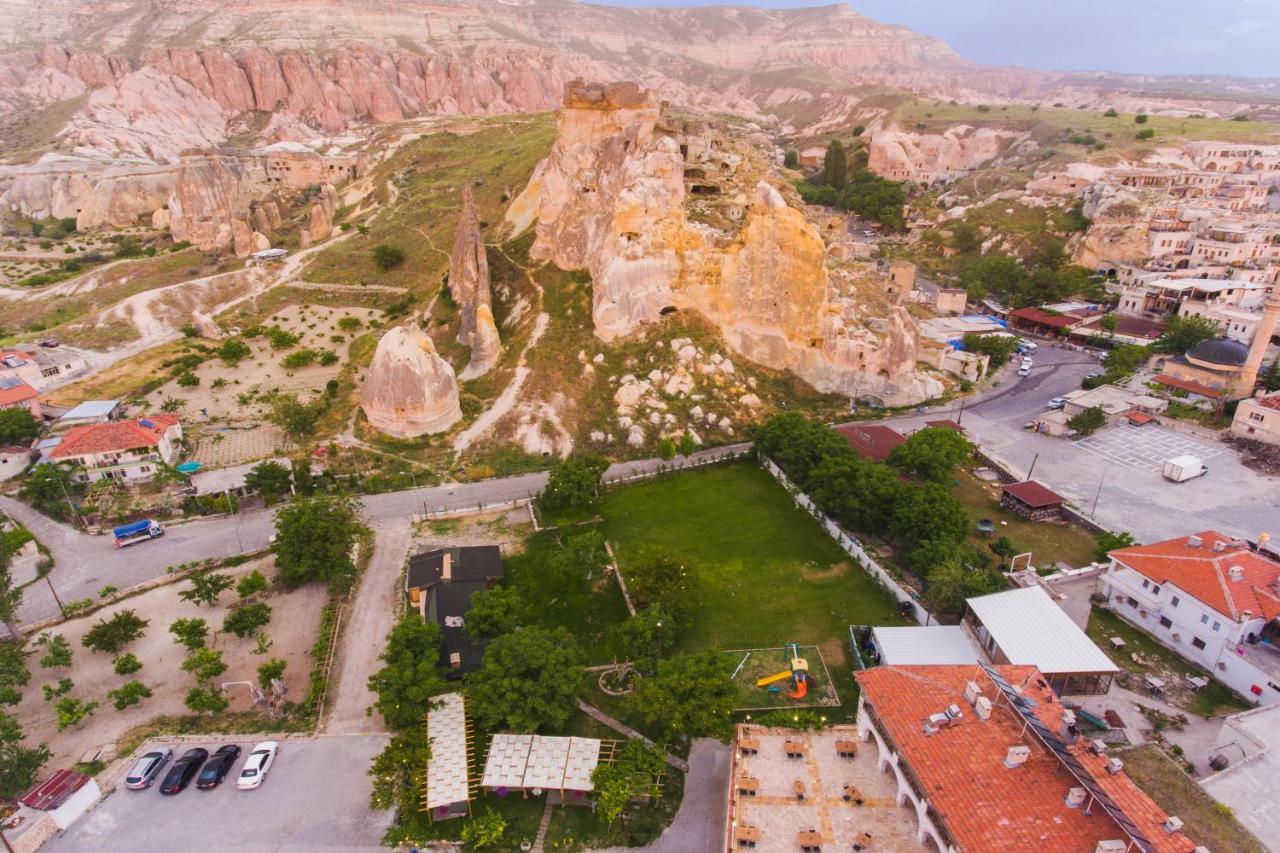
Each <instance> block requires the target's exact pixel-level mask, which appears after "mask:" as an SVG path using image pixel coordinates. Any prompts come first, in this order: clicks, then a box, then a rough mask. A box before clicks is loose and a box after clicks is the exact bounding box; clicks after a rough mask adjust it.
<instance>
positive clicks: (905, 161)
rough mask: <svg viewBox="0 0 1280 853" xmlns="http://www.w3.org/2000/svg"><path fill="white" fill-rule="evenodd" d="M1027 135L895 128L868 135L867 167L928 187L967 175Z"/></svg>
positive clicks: (991, 130) (988, 129)
mask: <svg viewBox="0 0 1280 853" xmlns="http://www.w3.org/2000/svg"><path fill="white" fill-rule="evenodd" d="M1027 138H1028V134H1026V133H1019V132H1017V131H1011V130H1002V129H1000V128H993V127H983V128H973V127H970V126H969V125H956V126H955V127H950V128H947V130H946V131H945V132H944V133H912V132H906V131H903V130H900V129H897V128H890V129H887V130H880V131H877V132H874V133H873V134H872V136H871V144H870V146H869V151H868V153H869V155H870V158H869V161H868V164H867V165H868V167H869V168H870V169H871V171H873V172H875V173H876V174H877V175H882V176H884V177H887V178H893V179H894V180H898V181H917V182H920V183H926V184H931V183H934V182H936V181H949V180H953V179H955V178H956V177H959V176H961V175H965V174H968V173H969V172H971V171H973V170H974V169H976V168H978V167H979V166H981V165H983V164H984V163H987V162H989V161H991V160H994V159H995V158H996V157H998V156H999V155H1000V154H1002V153H1003V152H1004V151H1006V150H1007V149H1009V148H1010V147H1012V146H1014V145H1017V144H1019V143H1022V142H1025V141H1026V140H1027Z"/></svg>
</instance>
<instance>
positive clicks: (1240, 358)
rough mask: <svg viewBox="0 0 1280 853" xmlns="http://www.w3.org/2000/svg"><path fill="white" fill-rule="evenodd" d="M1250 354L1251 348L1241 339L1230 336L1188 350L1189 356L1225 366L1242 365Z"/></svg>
mask: <svg viewBox="0 0 1280 853" xmlns="http://www.w3.org/2000/svg"><path fill="white" fill-rule="evenodd" d="M1248 356H1249V348H1248V347H1247V346H1245V345H1244V344H1242V343H1240V342H1239V341H1233V340H1231V339H1230V338H1217V339H1216V340H1212V341H1205V342H1204V343H1202V344H1200V345H1199V346H1197V347H1194V348H1192V349H1190V350H1188V351H1187V358H1194V359H1195V360H1196V361H1205V362H1208V363H1209V364H1221V365H1222V366H1224V367H1240V366H1241V365H1243V364H1244V361H1245V359H1246V358H1248Z"/></svg>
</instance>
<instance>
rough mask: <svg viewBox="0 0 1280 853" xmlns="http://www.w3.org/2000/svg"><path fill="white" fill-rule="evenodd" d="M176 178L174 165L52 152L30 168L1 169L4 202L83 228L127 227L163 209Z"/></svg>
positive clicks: (21, 210) (22, 211)
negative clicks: (117, 163)
mask: <svg viewBox="0 0 1280 853" xmlns="http://www.w3.org/2000/svg"><path fill="white" fill-rule="evenodd" d="M176 180H177V169H175V168H174V167H172V166H149V165H147V166H144V165H137V164H134V165H129V166H116V167H113V166H111V164H109V163H105V162H100V161H97V160H89V159H79V158H72V157H63V156H60V155H53V154H50V155H45V157H42V158H41V159H40V160H39V161H38V162H36V163H32V164H29V165H24V166H12V167H0V203H3V204H4V205H6V209H8V210H11V211H13V212H15V213H19V214H21V215H23V216H29V217H31V218H32V219H48V218H55V219H75V220H76V227H77V228H79V229H81V230H87V229H90V228H98V227H101V226H108V227H111V228H125V227H127V226H130V225H135V224H137V223H138V222H139V221H140V220H141V221H144V222H145V221H146V220H147V218H148V217H149V216H151V215H152V213H153V212H154V211H156V210H157V209H159V208H161V207H163V206H164V204H165V201H166V200H167V199H168V197H169V193H170V192H171V191H172V190H173V186H174V183H175V181H176Z"/></svg>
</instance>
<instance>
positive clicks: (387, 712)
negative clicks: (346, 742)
mask: <svg viewBox="0 0 1280 853" xmlns="http://www.w3.org/2000/svg"><path fill="white" fill-rule="evenodd" d="M442 641H443V634H442V633H441V631H440V626H439V625H437V624H435V623H434V622H427V621H425V620H423V618H422V617H421V616H419V615H418V614H417V613H413V612H410V613H408V614H406V615H405V616H404V617H402V618H401V619H400V621H399V622H397V623H396V625H395V627H394V628H392V629H391V633H390V634H388V635H387V646H386V648H385V649H384V650H383V652H382V654H381V655H379V656H378V660H380V661H382V663H383V666H382V669H380V670H378V671H377V672H375V673H374V674H373V675H371V676H369V689H370V690H372V691H373V692H374V693H377V694H378V701H377V703H376V705H377V708H378V711H379V712H380V713H381V714H382V718H383V719H384V720H386V723H387V725H388V726H390V727H391V728H393V729H399V730H401V731H407V730H410V729H413V728H415V727H418V726H421V724H422V719H423V717H424V716H425V715H426V713H427V711H428V709H429V708H430V705H431V699H432V697H434V696H437V695H439V694H441V693H444V692H446V691H447V690H448V689H449V685H448V682H447V681H445V679H444V677H443V676H442V675H441V674H440V644H441V642H442Z"/></svg>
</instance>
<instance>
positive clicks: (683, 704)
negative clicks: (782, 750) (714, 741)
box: [628, 650, 738, 740]
mask: <svg viewBox="0 0 1280 853" xmlns="http://www.w3.org/2000/svg"><path fill="white" fill-rule="evenodd" d="M732 668H733V664H732V662H731V661H730V660H729V659H728V657H727V656H726V655H722V654H720V653H719V652H716V651H710V650H708V651H704V652H697V653H694V654H688V655H680V656H678V657H673V658H669V659H667V660H664V661H662V662H661V663H659V664H658V673H657V675H655V676H653V677H652V678H642V679H641V680H640V683H639V684H638V685H637V686H636V690H635V692H634V693H633V694H632V695H631V699H630V701H629V703H628V705H629V706H630V707H631V708H633V709H634V711H635V713H636V714H637V715H639V717H640V718H641V719H642V720H644V721H645V722H646V723H648V724H649V725H651V726H653V727H655V728H657V729H660V730H661V731H662V732H663V734H665V735H666V736H668V737H670V738H671V739H672V740H679V739H683V738H688V739H692V738H698V737H715V738H725V737H726V736H727V735H728V733H729V727H730V723H731V717H730V715H731V714H732V712H733V708H734V706H735V705H736V704H737V702H738V688H737V686H736V685H735V684H734V683H733V682H732V681H730V680H729V675H730V672H731V670H732Z"/></svg>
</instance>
